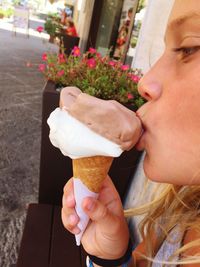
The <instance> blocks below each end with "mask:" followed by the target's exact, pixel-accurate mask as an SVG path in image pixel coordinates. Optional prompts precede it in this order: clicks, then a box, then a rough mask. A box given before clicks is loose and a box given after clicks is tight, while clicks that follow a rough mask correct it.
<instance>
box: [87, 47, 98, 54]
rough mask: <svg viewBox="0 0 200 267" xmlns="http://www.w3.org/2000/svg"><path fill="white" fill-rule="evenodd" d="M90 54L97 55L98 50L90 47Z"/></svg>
mask: <svg viewBox="0 0 200 267" xmlns="http://www.w3.org/2000/svg"><path fill="white" fill-rule="evenodd" d="M89 52H90V53H91V54H96V53H97V50H96V49H95V48H92V47H90V48H89Z"/></svg>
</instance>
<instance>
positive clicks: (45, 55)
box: [42, 53, 47, 61]
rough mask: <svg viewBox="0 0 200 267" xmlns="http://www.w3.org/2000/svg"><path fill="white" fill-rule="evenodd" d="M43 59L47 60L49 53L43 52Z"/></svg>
mask: <svg viewBox="0 0 200 267" xmlns="http://www.w3.org/2000/svg"><path fill="white" fill-rule="evenodd" d="M42 60H43V61H47V53H43V54H42Z"/></svg>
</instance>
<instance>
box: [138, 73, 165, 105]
mask: <svg viewBox="0 0 200 267" xmlns="http://www.w3.org/2000/svg"><path fill="white" fill-rule="evenodd" d="M138 91H139V94H140V95H141V96H142V97H144V98H145V99H146V100H147V101H152V100H157V99H158V98H159V97H160V96H161V93H162V85H161V84H160V83H159V82H157V81H148V80H147V79H146V78H145V76H144V77H143V78H142V79H141V80H140V82H139V84H138Z"/></svg>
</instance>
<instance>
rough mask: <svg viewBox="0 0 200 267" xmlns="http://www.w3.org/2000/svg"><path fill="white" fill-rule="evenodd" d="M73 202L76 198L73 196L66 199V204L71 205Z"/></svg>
mask: <svg viewBox="0 0 200 267" xmlns="http://www.w3.org/2000/svg"><path fill="white" fill-rule="evenodd" d="M73 201H74V197H73V196H72V195H69V196H67V197H66V202H67V203H68V204H71V203H72V202H73Z"/></svg>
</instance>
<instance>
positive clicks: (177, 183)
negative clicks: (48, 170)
mask: <svg viewBox="0 0 200 267" xmlns="http://www.w3.org/2000/svg"><path fill="white" fill-rule="evenodd" d="M165 43H166V49H165V51H164V54H163V55H162V57H161V58H160V59H159V60H158V62H157V63H156V64H155V65H154V66H153V67H152V69H151V70H150V71H149V72H148V73H147V74H146V75H145V76H144V77H143V79H142V80H141V82H140V84H139V92H140V94H141V95H142V96H143V97H145V98H146V100H147V101H148V102H147V103H146V104H144V105H143V106H142V107H141V108H140V109H139V110H138V111H137V115H138V116H139V118H140V119H141V121H142V124H143V127H144V133H143V135H142V137H141V138H140V140H139V142H138V144H137V148H138V149H139V150H143V149H144V150H145V151H146V156H145V159H144V171H145V173H146V176H147V177H148V178H149V179H151V180H153V181H156V182H159V183H160V194H159V198H157V199H155V200H154V201H152V202H151V203H149V204H147V205H146V206H144V207H141V208H138V209H133V210H130V211H128V212H127V214H128V215H130V214H133V215H134V214H137V213H138V214H141V213H142V212H145V213H146V217H145V219H144V221H143V225H142V237H143V242H142V243H141V244H140V245H139V246H138V247H137V248H136V249H135V250H134V251H133V253H132V257H131V258H129V257H128V256H129V253H128V252H129V250H130V246H129V248H128V249H127V247H128V242H129V241H128V240H129V231H128V227H127V224H126V222H125V220H124V216H123V209H122V205H121V203H120V200H119V196H118V193H117V192H116V191H115V189H114V187H113V185H112V182H111V180H110V179H109V178H107V180H106V181H105V183H104V186H103V189H102V191H101V194H100V197H99V200H94V199H92V198H86V199H85V200H84V201H83V208H84V210H85V212H86V213H87V214H88V215H89V217H90V219H91V223H90V224H89V226H88V227H87V229H86V231H85V233H84V235H83V238H82V245H83V246H84V248H85V250H86V251H87V252H88V253H89V254H90V255H95V256H96V257H97V258H94V257H92V256H91V260H90V265H91V266H139V267H141V266H145V267H146V266H165V264H166V263H169V262H170V263H171V265H170V266H187V267H193V266H194V267H195V266H200V104H199V103H200V75H199V72H200V1H199V0H191V1H188V0H175V3H174V6H173V9H172V12H171V15H170V18H169V21H168V26H167V30H166V34H165ZM74 205H75V203H74V196H73V185H72V182H71V181H69V182H68V183H67V184H66V186H65V190H64V196H63V209H62V220H63V223H64V225H65V227H66V228H67V229H68V230H69V231H70V232H72V233H74V234H76V233H78V232H79V229H78V228H77V222H78V216H77V215H76V213H75V211H74ZM111 226H112V227H111ZM109 260H114V261H112V262H111V261H109ZM92 261H93V263H92ZM111 263H112V264H111ZM195 263H196V264H195ZM92 264H93V265H92ZM109 264H110V265H109ZM117 264H118V265H117ZM122 264H124V265H122Z"/></svg>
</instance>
